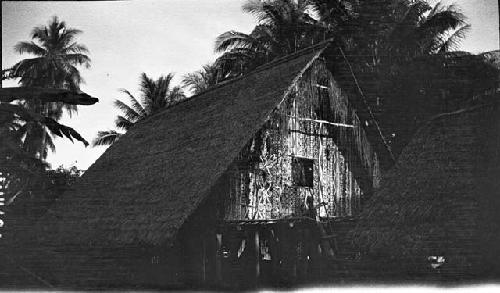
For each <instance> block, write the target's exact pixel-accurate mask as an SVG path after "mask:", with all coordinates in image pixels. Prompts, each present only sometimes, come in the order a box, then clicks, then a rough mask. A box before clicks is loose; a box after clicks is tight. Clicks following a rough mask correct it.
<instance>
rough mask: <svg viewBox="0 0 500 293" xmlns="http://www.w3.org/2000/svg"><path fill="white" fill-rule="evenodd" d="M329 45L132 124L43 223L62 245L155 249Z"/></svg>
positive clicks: (46, 232) (48, 238)
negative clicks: (145, 246)
mask: <svg viewBox="0 0 500 293" xmlns="http://www.w3.org/2000/svg"><path fill="white" fill-rule="evenodd" d="M326 46H327V44H326V43H324V44H321V45H318V46H315V47H311V48H309V49H306V50H304V51H301V52H298V53H297V54H294V55H291V56H288V57H285V58H282V59H279V60H277V61H274V62H272V63H270V64H267V65H264V66H263V67H260V68H258V69H257V70H256V71H254V72H252V73H250V74H248V75H247V76H245V77H242V78H239V79H236V80H232V81H229V82H227V83H225V84H222V85H220V86H218V87H215V88H213V89H211V90H209V91H207V92H204V93H202V94H200V95H198V96H196V97H193V98H191V99H189V100H187V101H184V102H181V103H179V104H178V105H176V106H173V107H171V108H168V109H166V110H164V111H163V112H161V113H158V114H156V115H154V116H152V117H150V118H149V119H146V120H144V121H142V122H140V123H138V124H137V125H135V126H134V127H133V128H132V129H131V130H130V131H129V132H128V133H127V134H126V135H124V136H123V137H122V138H120V140H119V141H118V142H116V143H115V144H113V145H112V146H111V147H109V148H108V150H107V151H106V152H105V153H104V154H103V155H102V156H101V157H100V158H99V159H98V160H97V161H96V162H95V163H94V164H93V165H92V166H91V167H90V168H89V169H88V170H87V171H86V172H85V174H84V175H83V177H82V178H81V180H79V182H78V183H77V184H75V186H74V190H73V191H72V192H68V193H66V194H65V196H64V197H63V199H62V200H61V201H60V202H58V203H56V205H55V207H54V208H53V209H52V211H50V213H49V214H50V216H48V217H46V218H45V219H43V220H42V221H41V223H40V224H39V228H41V229H42V230H43V232H42V233H38V234H39V235H38V236H39V240H42V239H45V240H44V241H50V242H52V243H58V244H59V245H65V244H66V245H69V244H79V243H80V244H82V243H90V242H93V243H99V245H110V246H111V245H126V244H141V243H142V244H148V245H158V244H161V243H165V242H168V241H169V240H172V239H173V237H174V236H175V235H176V232H177V231H178V229H179V228H180V227H181V225H182V224H183V223H184V221H185V220H186V219H187V218H188V216H189V215H190V214H192V213H193V211H194V210H195V209H196V208H197V207H198V205H199V204H200V203H201V202H202V200H203V199H204V198H205V197H206V196H207V195H208V193H209V190H210V188H211V187H212V186H213V185H214V184H215V182H216V181H217V179H218V178H219V177H220V176H221V175H222V174H223V173H224V172H225V171H226V169H227V168H228V166H229V165H230V163H231V162H232V161H233V159H234V158H235V157H236V156H237V154H238V153H239V152H240V150H241V149H242V148H243V147H244V145H245V144H246V143H247V142H248V140H249V139H250V138H251V137H252V136H253V135H254V133H256V132H257V131H258V130H259V129H260V128H261V127H262V126H263V125H264V123H265V121H266V120H267V119H268V117H269V115H270V114H271V112H272V111H273V109H274V108H275V107H276V106H277V105H278V103H279V102H280V101H281V100H282V99H283V98H284V96H285V95H286V93H287V91H289V89H290V88H291V87H292V86H293V84H294V83H295V81H296V80H297V79H298V78H299V77H300V76H301V74H302V73H303V72H304V71H305V70H306V69H307V68H308V67H309V66H310V65H311V64H312V63H313V61H314V60H316V59H317V58H318V57H319V55H320V54H321V52H322V51H323V50H324V49H325V47H326Z"/></svg>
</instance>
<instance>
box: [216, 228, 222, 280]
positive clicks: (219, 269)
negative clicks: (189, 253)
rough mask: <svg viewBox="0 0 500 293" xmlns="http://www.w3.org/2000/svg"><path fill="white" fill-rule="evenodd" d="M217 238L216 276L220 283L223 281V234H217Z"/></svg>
mask: <svg viewBox="0 0 500 293" xmlns="http://www.w3.org/2000/svg"><path fill="white" fill-rule="evenodd" d="M216 239H217V249H216V251H215V276H216V279H217V283H218V284H219V285H220V284H221V283H222V256H221V254H222V234H221V233H217V234H216Z"/></svg>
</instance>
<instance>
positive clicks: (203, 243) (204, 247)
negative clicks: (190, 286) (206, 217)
mask: <svg viewBox="0 0 500 293" xmlns="http://www.w3.org/2000/svg"><path fill="white" fill-rule="evenodd" d="M201 257H202V259H201V265H202V267H201V273H202V275H201V279H202V281H203V284H206V283H207V240H206V235H205V234H203V235H202V238H201Z"/></svg>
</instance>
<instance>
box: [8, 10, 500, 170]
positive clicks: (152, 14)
mask: <svg viewBox="0 0 500 293" xmlns="http://www.w3.org/2000/svg"><path fill="white" fill-rule="evenodd" d="M243 2H244V0H161V1H147V0H140V1H139V0H137V1H110V2H5V1H2V68H7V67H9V66H12V65H13V64H15V63H16V62H18V61H19V60H21V59H22V58H23V57H22V56H20V55H18V54H16V53H15V52H14V51H13V46H14V45H15V44H16V42H18V41H24V40H29V37H30V36H29V34H30V32H31V30H32V28H33V27H35V26H39V25H42V24H44V25H45V24H46V23H47V21H48V20H49V19H50V18H51V17H52V16H53V15H57V16H59V18H60V19H62V20H64V21H66V23H67V25H68V26H69V27H74V28H78V29H81V30H83V34H81V35H80V36H79V37H78V41H79V42H80V43H82V44H85V45H86V46H87V47H88V48H89V50H90V57H91V59H92V66H91V68H90V69H82V70H81V73H82V76H83V77H84V79H85V81H86V83H85V84H84V85H82V86H81V88H82V90H83V91H85V92H87V93H89V94H90V95H92V96H94V97H98V98H99V103H97V104H96V105H93V106H80V109H79V113H78V114H77V115H76V116H73V117H72V118H69V117H64V118H63V120H62V123H64V124H66V125H68V126H71V127H74V128H75V129H76V130H77V131H79V132H80V134H82V136H83V137H85V138H86V139H87V140H88V141H91V140H92V139H93V138H94V137H95V135H96V133H97V131H98V130H107V129H113V121H114V119H115V117H116V115H117V114H119V112H118V111H117V110H116V109H115V108H114V107H113V105H112V102H113V100H114V99H115V98H120V99H121V98H125V97H124V96H122V95H121V94H120V93H119V92H118V89H119V88H126V89H128V90H130V91H131V92H132V93H133V94H137V89H138V81H139V74H140V73H141V72H145V73H146V74H148V75H149V76H152V77H154V78H157V77H158V76H160V75H161V74H167V73H169V72H174V73H175V74H176V77H177V78H176V79H175V82H177V83H178V82H179V80H180V78H181V77H182V75H184V74H186V73H189V72H193V71H195V70H198V69H200V68H201V66H202V65H203V64H206V63H208V62H211V61H213V60H214V59H215V57H216V56H215V55H214V53H213V44H214V40H215V38H216V37H217V36H218V35H219V34H221V33H223V32H225V31H228V30H232V29H233V30H238V31H242V32H250V30H251V29H252V28H253V26H254V25H255V20H254V19H253V18H252V17H251V16H250V15H247V14H244V13H243V12H242V11H241V4H242V3H243ZM431 2H436V1H431ZM446 3H456V4H458V5H459V6H460V7H461V8H462V10H463V12H464V13H465V15H466V16H468V18H469V23H471V25H472V30H471V32H470V33H469V35H468V37H467V39H465V40H464V41H463V43H462V46H461V48H460V49H461V50H464V51H470V52H474V53H478V52H484V51H491V50H496V49H498V46H499V45H498V44H499V41H498V40H499V37H498V19H499V16H498V8H497V3H498V1H497V0H457V1H454V2H451V1H447V2H446ZM26 57H28V56H26ZM2 86H4V87H7V86H16V84H15V83H14V82H12V81H7V82H6V81H4V82H2ZM55 141H56V148H57V151H56V153H55V154H50V155H49V158H48V160H49V163H51V164H52V167H54V168H55V167H57V166H59V165H61V164H63V165H64V166H65V167H70V166H72V165H76V166H77V167H78V168H80V169H87V168H88V167H89V166H90V165H91V164H92V163H93V162H94V161H95V160H96V159H97V158H98V157H99V156H100V155H101V154H102V152H104V150H105V147H96V148H92V147H87V148H85V147H84V146H83V145H82V144H81V143H79V142H75V143H74V144H72V143H71V142H70V141H69V140H67V139H59V138H56V140H55Z"/></svg>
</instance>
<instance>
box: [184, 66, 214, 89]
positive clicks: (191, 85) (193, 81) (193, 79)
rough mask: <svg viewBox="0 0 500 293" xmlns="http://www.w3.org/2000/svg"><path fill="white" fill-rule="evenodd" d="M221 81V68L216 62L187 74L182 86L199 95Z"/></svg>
mask: <svg viewBox="0 0 500 293" xmlns="http://www.w3.org/2000/svg"><path fill="white" fill-rule="evenodd" d="M218 81H219V70H218V68H217V66H216V65H215V64H206V65H203V67H202V69H200V70H198V71H195V72H193V73H188V74H186V75H185V76H184V77H183V79H182V87H183V88H187V89H189V90H190V91H191V93H192V94H193V95H197V94H199V93H202V92H204V91H206V90H207V89H208V88H210V87H211V86H214V85H216V84H217V83H218Z"/></svg>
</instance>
